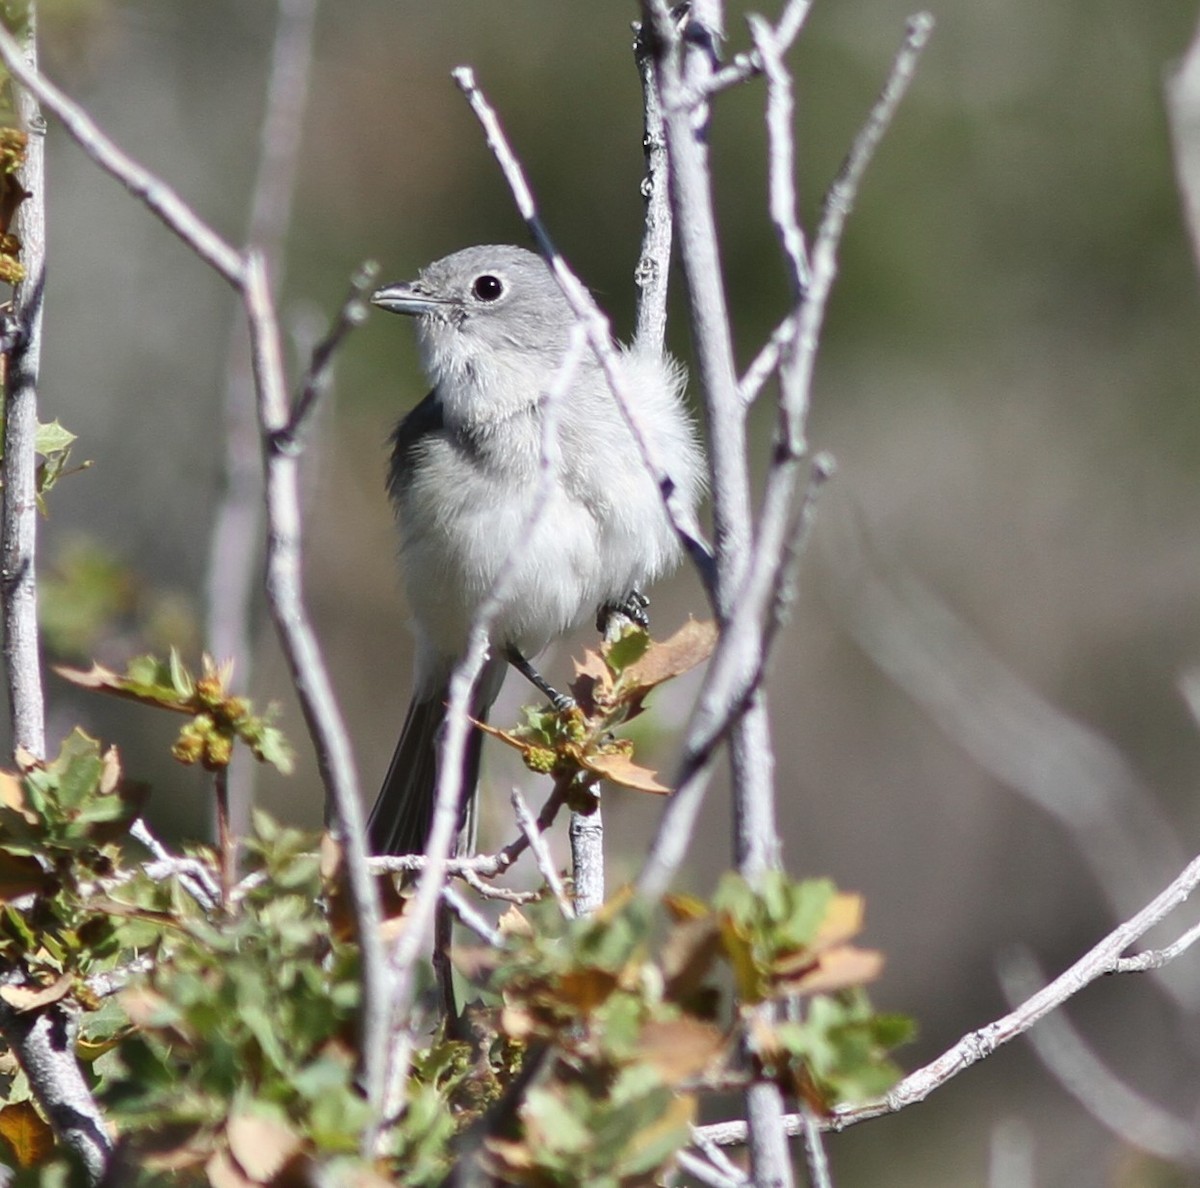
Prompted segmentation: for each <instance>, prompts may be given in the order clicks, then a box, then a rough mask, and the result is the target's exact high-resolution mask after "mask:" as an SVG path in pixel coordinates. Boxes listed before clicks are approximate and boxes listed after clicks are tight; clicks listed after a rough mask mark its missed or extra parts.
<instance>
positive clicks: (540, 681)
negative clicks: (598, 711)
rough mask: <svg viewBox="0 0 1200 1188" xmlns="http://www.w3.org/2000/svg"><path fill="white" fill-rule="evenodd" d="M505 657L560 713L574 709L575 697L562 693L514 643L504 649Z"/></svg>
mask: <svg viewBox="0 0 1200 1188" xmlns="http://www.w3.org/2000/svg"><path fill="white" fill-rule="evenodd" d="M504 658H505V660H507V661H508V662H509V664H511V665H512V666H513V668H515V669H516V670H517V671H518V672H519V673H520V674H521V675H522V676H523V677H524V678H525V679H526V680H527V681H528V682H529V683H530V684H531V685H532V686H533V687H534V688H535V689H536V690H537V691H538V692H539V693H541V694H542V695H543V696H545V697H547V698H548V699H549V701H550V704H551V705H552V706H554V708H555V710H557V711H558V713H560V714H561V713H562V712H563V711H564V710H569V709H573V708H574V706H575V699H574V698H573V697H568V696H567V695H566V694H565V693H560V692H559V691H558V690H557V689H556V688H555V687H554V686H553V685H552V684H550V682H549V681H548V680H546V678H545V677H544V676H542V674H541V673H540V672H538V670H537V669H536V668H534V666H533V665H532V664H530V663H529V661H528V660H526V659H525V657H524V656H522V655H521V653H520V652H518V651H517V649H516V648H515V647H513V646H512V644H509V645H508V647H506V648H505V649H504Z"/></svg>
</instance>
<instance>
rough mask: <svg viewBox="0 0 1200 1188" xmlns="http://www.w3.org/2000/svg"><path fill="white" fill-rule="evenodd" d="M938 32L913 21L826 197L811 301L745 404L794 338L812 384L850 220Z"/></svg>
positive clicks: (775, 348)
mask: <svg viewBox="0 0 1200 1188" xmlns="http://www.w3.org/2000/svg"><path fill="white" fill-rule="evenodd" d="M932 33H933V17H932V16H930V15H929V13H927V12H922V13H917V14H916V15H915V16H912V17H909V20H908V28H907V30H906V33H905V37H904V42H903V44H902V45H901V47H900V50H899V51H898V52H897V54H896V57H895V59H894V60H893V62H892V69H891V73H890V74H889V75H888V79H887V82H886V83H885V84H884V87H883V90H882V91H881V92H880V94H879V98H878V99H876V100H875V103H874V104H873V106H872V107H871V110H870V112H869V113H868V114H867V118H866V121H865V122H864V124H863V126H862V127H861V128H860V129H859V131H858V134H857V135H856V136H855V138H854V143H853V144H852V145H851V147H850V151H849V153H848V154H847V155H846V159H845V160H844V161H843V162H842V167H841V169H840V170H839V171H838V175H837V177H836V178H834V181H833V184H832V185H831V186H830V187H829V192H828V193H827V194H826V195H825V205H824V211H823V213H822V216H821V223H820V226H819V228H818V230H817V234H816V237H815V239H814V241H813V246H812V253H811V256H810V264H811V269H812V282H811V285H810V288H809V291H808V293H807V295H806V299H805V301H804V303H803V305H802V306H801V307H800V310H799V311H798V313H795V314H792V315H791V316H790V317H789V318H788V319H787V320H786V321H784V322H783V324H782V325H781V326H780V327H779V328H778V329H777V330H776V331H775V333H774V334H772V336H771V339H770V341H769V342H768V343H767V345H766V346H765V347H763V349H762V351H760V352H759V354H758V356H757V357H756V358H755V359H754V361H753V362H752V363H751V365H750V367H749V368H748V369H747V371H746V375H745V377H744V378H743V380H742V382H741V384H740V385H739V395H740V397H741V399H742V401H743V402H744V403H750V402H751V401H753V400H754V398H755V396H757V395H758V392H759V390H760V389H761V387H762V384H763V382H764V381H765V380H766V379H767V378H768V377H769V376H770V374H771V372H772V371H773V370H774V369H775V366H776V365H777V363H778V361H779V358H780V357H781V355H782V353H783V351H784V350H785V349H787V348H788V347H789V346H790V345H791V342H792V340H793V338H794V339H796V340H797V342H798V358H799V361H800V362H799V366H800V370H801V373H802V375H803V376H804V379H803V382H802V390H803V391H805V392H807V390H808V387H809V385H810V384H811V371H812V363H813V360H814V359H815V357H816V349H817V341H818V338H819V336H820V331H821V325H822V323H823V322H824V318H825V306H826V304H827V301H828V297H829V292H830V290H831V289H832V287H833V282H834V279H835V278H836V276H837V270H838V263H837V253H838V248H839V246H840V244H841V239H842V232H843V231H844V229H845V225H846V219H847V218H848V217H849V214H850V211H851V209H852V208H853V206H854V202H855V200H856V199H857V197H858V190H859V187H860V185H861V184H862V178H863V175H864V173H865V172H866V170H867V166H868V165H869V164H870V163H871V159H872V158H873V157H874V155H875V150H876V148H877V147H878V146H879V142H880V140H882V139H883V135H884V133H885V132H886V131H887V129H888V127H889V126H890V124H891V122H892V119H893V118H894V116H895V114H896V110H897V109H898V108H899V106H900V101H901V100H902V99H903V98H904V95H905V93H906V92H907V90H908V87H909V84H910V83H911V82H912V80H913V76H914V74H915V73H916V69H917V63H918V62H919V60H920V57H921V52H922V50H924V48H925V46H926V44H927V43H928V41H929V38H930V36H931V35H932ZM802 411H803V410H802V409H795V410H793V411H792V412H791V414H790V415H791V416H792V417H794V418H798V417H800V416H802Z"/></svg>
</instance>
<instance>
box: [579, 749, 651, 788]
mask: <svg viewBox="0 0 1200 1188" xmlns="http://www.w3.org/2000/svg"><path fill="white" fill-rule="evenodd" d="M580 763H581V764H582V765H583V766H584V767H586V768H587V770H588V771H590V772H594V773H595V774H596V775H598V776H603V777H604V779H606V780H608V781H609V782H610V783H613V784H619V785H620V786H621V787H622V788H632V789H633V790H634V791H635V792H651V793H653V794H654V795H655V796H670V794H671V789H670V788H668V787H667V786H666V785H665V784H660V783H659V782H658V778H657V773H656V772H654V771H651V770H650V768H648V767H640V766H639V765H638V764H636V763H634V761H633V760H632V759H630V757H629V756H628V755H626V754H623V753H622V752H620V751H610V752H607V753H604V754H592V755H583V756H581V757H580Z"/></svg>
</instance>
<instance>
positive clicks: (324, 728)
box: [245, 251, 389, 1152]
mask: <svg viewBox="0 0 1200 1188" xmlns="http://www.w3.org/2000/svg"><path fill="white" fill-rule="evenodd" d="M245 275H246V291H245V299H246V314H247V318H248V320H249V323H250V340H251V354H252V358H253V361H254V376H255V383H256V387H257V390H258V416H259V422H260V425H261V429H262V441H263V467H264V471H265V475H266V501H267V524H268V535H267V601H268V604H269V606H270V610H271V617H272V618H273V620H274V622H275V627H276V630H277V632H278V635H279V639H280V643H281V645H282V647H283V652H284V656H285V657H286V659H287V663H288V668H289V670H290V672H291V677H292V683H293V685H294V686H295V689H296V692H297V694H298V695H299V698H300V706H301V709H302V710H303V712H304V719H305V722H306V723H307V726H308V732H309V735H310V737H311V738H312V740H313V747H314V749H315V751H316V756H317V763H318V765H319V767H320V769H321V776H322V780H323V782H324V785H325V789H326V795H327V796H328V797H329V798H330V801H331V807H332V810H333V819H334V821H335V823H336V825H337V827H338V830H339V832H340V834H341V838H342V842H343V846H344V852H345V860H346V872H347V883H348V888H349V893H350V899H351V902H352V903H353V905H354V912H355V920H356V922H357V926H358V931H359V945H360V948H361V951H362V966H363V1012H362V1029H363V1034H362V1044H363V1049H362V1056H363V1065H364V1075H365V1081H366V1085H367V1097H368V1100H370V1101H371V1102H373V1103H375V1104H376V1105H378V1104H379V1103H380V1102H382V1101H383V1087H384V1060H385V1057H386V1052H387V1036H388V1023H389V1019H388V1012H387V1005H386V1004H387V1001H388V975H387V965H386V960H385V957H384V952H383V943H382V941H381V939H380V922H381V919H382V914H381V910H380V906H379V898H378V895H377V893H376V889H375V884H374V882H373V881H372V878H371V875H370V872H369V871H368V869H367V862H366V841H365V838H366V829H365V825H364V821H363V813H362V802H361V799H360V797H359V789H358V773H357V771H356V770H355V766H354V755H353V752H352V751H351V749H350V739H349V736H348V735H347V733H346V727H345V723H344V722H343V721H342V715H341V711H340V710H339V708H338V704H337V698H336V697H335V695H334V692H333V687H332V685H331V684H330V681H329V676H328V674H327V672H326V670H325V663H324V660H323V658H322V656H321V650H320V646H319V645H318V643H317V639H316V636H315V635H314V633H313V630H312V626H311V625H310V623H309V621H308V615H307V612H306V610H305V607H304V600H303V595H302V592H301V591H302V580H301V568H300V494H299V475H298V469H299V467H298V462H297V459H296V458H295V456H294V455H293V454H292V453H290V452H285V451H281V450H278V449H276V448H274V445H273V442H274V441H275V438H276V435H277V434H278V433H279V432H280V431H281V430H283V429H284V428H286V426H287V424H288V414H289V410H288V402H287V393H286V388H285V386H284V378H283V374H284V373H283V359H282V351H281V348H280V341H279V325H278V322H277V320H276V316H275V309H274V306H273V304H272V302H271V294H270V289H269V287H268V283H267V275H266V264H265V261H264V260H263V258H262V257H261V256H260V255H258V254H257V253H256V252H253V251H251V252H250V253H248V255H247V258H246V267H245ZM373 1145H374V1136H373V1135H367V1136H365V1137H364V1151H368V1152H369V1151H370V1150H371V1149H372V1148H373Z"/></svg>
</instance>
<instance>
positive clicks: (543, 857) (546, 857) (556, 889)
mask: <svg viewBox="0 0 1200 1188" xmlns="http://www.w3.org/2000/svg"><path fill="white" fill-rule="evenodd" d="M509 799H510V801H511V802H512V807H513V813H514V814H515V815H516V818H517V827H518V828H519V829H520V830H521V832H522V833H523V834H524V835H525V836H526V837H527V838H528V839H529V852H530V853H531V854H532V855H533V860H534V862H536V863H537V868H538V872H539V873H540V874H541V876H542V878H543V879H545V880H546V886H547V887H549V888H550V894H551V895H553V896H554V899H555V902H556V903H557V904H558V907H559V910H560V911H561V912H562V914H563V915H564V916H566V917H567V918H568V919H571V918H572V917H573V916H574V915H575V909H574V908H573V907H572V906H571V901H570V900H569V899H568V898H567V891H566V888H565V887H564V886H563V882H562V879H561V878H560V877H559V873H558V870H557V869H556V868H555V865H554V859H553V858H552V857H551V855H550V847H549V846H548V845H546V839H545V837H543V836H542V834H541V832H540V831H539V830H538V827H537V822H536V821H535V820H534V819H533V814H532V813H531V812H530V811H529V806H528V805H527V804H526V803H525V798H524V797H523V796H522V795H521V792H520V790H519V789H517V788H513V790H512V791H511V792H510V793H509Z"/></svg>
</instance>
